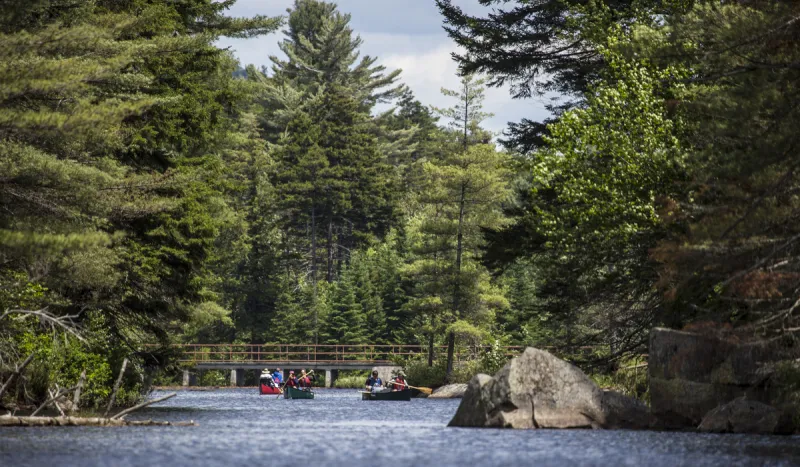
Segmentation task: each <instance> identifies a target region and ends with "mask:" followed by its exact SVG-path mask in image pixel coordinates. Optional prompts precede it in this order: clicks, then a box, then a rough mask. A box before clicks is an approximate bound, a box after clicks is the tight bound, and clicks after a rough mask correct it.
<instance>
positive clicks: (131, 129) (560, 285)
mask: <svg viewBox="0 0 800 467" xmlns="http://www.w3.org/2000/svg"><path fill="white" fill-rule="evenodd" d="M17 3H18V2H16V3H14V4H13V5H11V4H2V11H1V12H0V33H2V42H3V44H4V47H3V49H2V50H1V51H0V62H1V63H2V67H0V76H1V77H2V82H3V83H4V84H3V89H2V90H0V167H2V170H0V208H2V209H0V311H3V312H4V313H5V314H3V315H2V318H0V333H2V335H0V344H1V345H2V348H0V355H2V361H0V378H2V380H6V379H7V378H8V375H9V374H10V372H11V371H13V369H14V365H15V364H16V363H17V362H20V361H22V360H24V359H25V358H26V357H27V356H28V355H30V354H34V355H35V359H34V363H33V364H32V365H33V366H32V367H31V377H30V378H27V379H25V380H24V381H23V380H20V381H19V382H17V383H15V384H16V390H15V391H11V392H9V393H8V395H7V399H8V401H7V402H9V403H10V399H12V398H13V399H15V401H14V402H18V403H33V402H35V401H41V400H42V399H43V398H45V397H46V394H47V392H46V391H47V389H48V388H52V387H53V386H54V385H55V384H59V385H60V386H61V387H69V386H71V385H73V384H75V382H76V381H77V379H78V378H79V377H80V374H81V373H82V372H83V371H84V370H85V371H86V372H87V381H88V382H87V390H86V392H85V393H84V396H82V397H84V398H85V400H84V401H83V402H84V403H85V404H90V405H102V404H103V403H104V401H106V399H107V398H108V396H109V394H110V387H111V385H112V384H113V382H114V378H115V376H116V372H117V371H118V369H119V368H120V365H121V362H122V360H123V359H124V358H126V357H127V358H129V359H131V362H132V364H131V367H130V370H129V371H128V372H127V373H126V376H125V381H124V385H123V386H124V388H125V391H127V392H124V393H121V402H123V403H130V402H132V401H133V400H134V399H135V397H136V396H135V395H136V394H138V391H139V390H143V389H146V388H147V386H148V385H149V383H150V382H151V381H152V378H153V374H154V372H155V370H156V369H157V368H163V367H168V366H169V365H172V366H171V367H170V368H173V369H177V366H175V365H174V363H175V357H176V355H175V354H174V352H172V351H170V350H169V347H168V344H171V343H182V342H184V343H185V342H197V343H202V342H205V343H292V344H301V343H303V344H306V343H308V344H331V343H349V344H359V343H375V344H418V345H424V346H425V347H426V348H427V349H428V352H427V355H426V356H425V358H423V359H420V360H414V361H411V362H407V367H408V372H409V381H411V382H412V384H419V385H424V386H437V385H440V384H443V383H445V382H447V381H450V382H453V381H457V380H466V379H468V377H469V376H471V375H472V374H473V373H474V372H477V371H487V372H491V371H492V369H496V368H497V367H498V366H499V365H501V364H502V363H503V362H504V360H505V358H506V356H504V355H497V354H496V352H495V351H494V350H492V349H495V348H496V347H493V346H496V345H533V346H537V347H541V348H548V349H551V350H552V351H553V352H555V353H557V354H559V355H561V356H563V357H567V358H569V359H570V360H572V361H574V362H576V363H578V364H580V365H582V366H584V367H585V368H589V369H591V370H592V371H593V372H596V373H597V374H599V375H614V376H613V377H612V376H599V378H603V377H605V378H610V379H608V380H607V382H608V384H613V385H615V386H620V387H627V388H628V389H627V391H628V392H629V393H630V394H635V395H638V396H641V397H645V398H646V388H643V387H642V381H641V380H642V378H641V373H640V372H639V371H640V369H641V368H642V367H643V365H644V364H645V363H646V362H644V361H643V360H641V358H640V357H637V355H641V354H646V353H647V351H646V348H647V339H648V333H649V331H650V329H651V328H652V327H654V326H668V327H673V328H682V327H685V326H693V329H696V330H700V331H702V332H709V333H720V332H728V331H727V330H730V332H735V333H737V339H772V340H777V341H780V342H782V343H783V344H784V345H785V347H786V348H787V349H789V348H795V349H796V348H798V347H797V345H796V336H797V333H798V332H800V323H799V321H800V318H799V317H798V314H800V312H798V306H797V305H798V297H799V296H798V292H797V291H798V290H799V287H800V272H798V252H800V244H798V242H799V241H800V234H799V233H798V226H800V223H798V222H797V216H798V212H800V204H798V198H797V190H798V186H797V180H796V168H797V167H796V165H797V164H796V162H795V161H796V159H797V156H796V151H797V138H798V134H797V132H796V128H797V123H798V118H799V117H800V115H798V110H797V109H796V105H795V103H796V102H800V100H798V96H797V95H796V94H797V93H798V90H799V89H800V86H798V80H799V79H800V71H798V66H797V63H798V60H800V58H799V57H800V45H798V44H800V41H798V40H797V39H798V38H799V37H800V29H799V28H800V26H799V25H800V23H798V21H797V18H798V15H799V14H800V10H798V7H797V6H796V5H795V4H794V3H791V2H780V1H763V2H762V1H759V2H714V1H699V0H697V1H666V2H665V1H657V2H656V1H652V2H649V1H637V2H625V1H623V2H602V1H594V2H582V1H581V2H578V1H541V2H505V1H501V0H482V1H481V3H483V4H485V5H488V6H492V7H494V8H495V9H496V11H495V12H494V13H493V14H492V15H489V16H470V15H468V14H466V13H465V12H464V11H462V9H461V8H459V7H458V6H457V5H455V4H454V2H452V1H450V0H437V1H436V3H437V5H438V8H439V10H440V11H441V13H442V15H443V20H444V27H445V29H446V30H447V32H448V33H449V35H450V37H452V39H453V40H454V41H455V42H456V43H457V44H458V45H460V46H461V48H462V50H463V53H460V54H457V55H456V56H455V57H454V58H455V59H456V60H457V62H458V63H459V66H460V69H461V71H462V72H463V77H453V85H452V88H454V89H453V90H444V91H443V92H444V93H445V95H446V96H448V97H449V98H450V99H451V103H452V106H451V107H449V108H432V107H430V106H429V105H427V104H426V103H424V102H420V101H418V100H417V99H416V98H415V96H414V95H413V93H412V92H411V91H410V90H409V89H408V88H407V87H406V86H404V85H403V75H402V71H401V70H386V69H384V67H382V66H380V65H379V61H378V58H377V57H366V56H361V55H359V52H360V46H361V44H362V42H361V39H360V38H359V37H358V36H357V35H356V34H355V32H353V31H352V29H351V28H350V26H349V19H350V18H349V16H348V15H347V14H346V13H345V12H342V11H340V10H339V9H337V7H336V6H335V5H333V4H332V3H326V2H322V1H319V0H296V2H295V4H294V6H293V7H292V8H291V9H290V11H289V12H288V14H287V15H286V16H285V17H284V18H264V17H258V18H249V19H233V18H229V17H227V16H225V11H226V9H227V8H228V7H230V6H231V5H232V4H233V3H234V2H233V1H225V2H212V1H210V0H186V1H182V2H167V1H160V0H147V1H145V0H128V1H122V2H119V1H114V2H111V1H109V2H106V1H102V0H92V1H89V0H43V1H39V2H33V3H30V4H28V5H18V4H17ZM281 26H283V28H284V31H285V32H284V35H283V38H282V39H280V47H281V50H282V51H283V52H284V55H285V56H283V57H274V58H272V62H273V64H272V66H271V67H269V68H263V69H258V68H256V67H255V66H247V64H239V63H237V62H236V60H235V59H234V57H233V56H232V55H231V54H230V53H229V52H228V51H226V50H222V49H220V48H219V47H217V46H215V40H216V39H217V38H219V37H220V36H233V37H253V36H257V35H262V34H268V33H271V32H274V31H276V30H278V29H279V28H280V27H281ZM276 40H278V39H276ZM495 85H510V86H511V91H512V92H513V94H514V96H515V97H517V98H519V99H528V98H534V97H536V96H553V95H557V96H558V99H557V100H553V101H551V103H550V104H549V109H550V110H551V112H552V117H551V118H550V119H549V120H548V121H544V122H536V121H531V120H523V121H521V122H511V123H510V124H509V129H508V131H507V132H506V133H505V134H504V135H499V137H497V138H496V137H495V136H497V135H492V134H491V133H489V132H487V131H486V130H485V129H483V128H482V127H481V122H482V121H483V120H484V119H485V118H487V116H488V115H489V114H490V112H499V111H501V110H502V109H498V108H495V107H493V105H492V102H489V101H486V100H485V97H484V92H485V87H486V86H495ZM387 105H388V106H387ZM385 108H389V109H390V110H387V111H384V110H383V109H385ZM32 311H40V312H42V313H47V316H48V317H51V318H48V319H44V318H42V315H36V314H31V313H30V312H32ZM53 319H55V320H61V321H58V322H54V321H53ZM698 323H700V324H698ZM65 327H66V329H68V330H70V331H72V330H75V332H76V334H77V335H74V334H71V333H70V332H65V331H64V329H65ZM145 344H155V345H156V346H155V347H147V348H145V347H144V345H145ZM439 346H444V348H445V350H444V351H442V352H439V351H438V349H439V348H440V347H439ZM478 348H481V349H489V350H482V351H478V352H475V351H474V350H475V349H478ZM145 349H146V350H145ZM470 349H472V351H473V353H475V358H474V359H473V360H474V361H472V362H468V363H464V364H461V365H459V364H458V363H457V358H456V356H457V355H458V353H459V351H464V352H468V351H470ZM634 370H635V372H634V375H633V376H630V375H629V374H628V373H629V372H630V371H634ZM215 382H217V383H219V381H215ZM601 385H605V383H603V382H601Z"/></svg>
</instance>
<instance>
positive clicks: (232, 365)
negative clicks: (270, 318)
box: [194, 360, 394, 370]
mask: <svg viewBox="0 0 800 467" xmlns="http://www.w3.org/2000/svg"><path fill="white" fill-rule="evenodd" d="M376 366H394V363H392V362H391V361H387V360H375V361H369V362H358V361H352V362H342V361H340V362H332V361H328V362H308V361H301V360H292V361H276V360H271V361H261V362H242V361H232V362H194V368H196V369H198V370H263V369H264V368H269V369H272V370H274V369H275V368H291V369H300V368H303V369H311V370H371V369H372V368H374V367H376Z"/></svg>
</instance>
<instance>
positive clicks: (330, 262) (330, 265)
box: [325, 217, 334, 284]
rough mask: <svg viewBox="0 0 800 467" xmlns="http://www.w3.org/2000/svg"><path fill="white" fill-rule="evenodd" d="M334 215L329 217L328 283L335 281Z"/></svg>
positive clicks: (326, 277) (326, 278)
mask: <svg viewBox="0 0 800 467" xmlns="http://www.w3.org/2000/svg"><path fill="white" fill-rule="evenodd" d="M333 254H334V248H333V217H329V218H328V273H327V275H326V276H325V280H327V281H328V283H329V284H330V283H332V282H333Z"/></svg>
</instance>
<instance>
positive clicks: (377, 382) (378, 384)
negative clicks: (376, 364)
mask: <svg viewBox="0 0 800 467" xmlns="http://www.w3.org/2000/svg"><path fill="white" fill-rule="evenodd" d="M365 384H366V386H367V391H370V392H378V391H380V390H382V389H383V381H382V380H381V379H380V378H379V377H378V370H372V376H370V377H369V378H367V382H366V383H365Z"/></svg>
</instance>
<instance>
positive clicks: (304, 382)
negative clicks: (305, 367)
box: [300, 376, 311, 388]
mask: <svg viewBox="0 0 800 467" xmlns="http://www.w3.org/2000/svg"><path fill="white" fill-rule="evenodd" d="M300 386H302V387H304V388H310V387H311V379H310V378H309V377H308V376H306V377H304V378H300Z"/></svg>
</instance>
